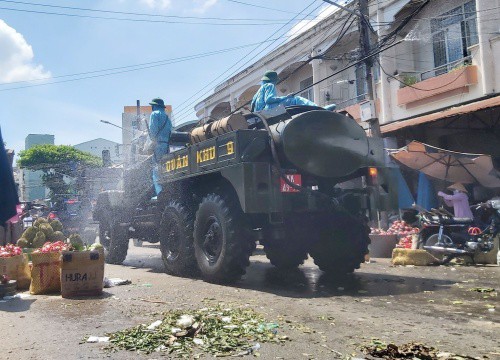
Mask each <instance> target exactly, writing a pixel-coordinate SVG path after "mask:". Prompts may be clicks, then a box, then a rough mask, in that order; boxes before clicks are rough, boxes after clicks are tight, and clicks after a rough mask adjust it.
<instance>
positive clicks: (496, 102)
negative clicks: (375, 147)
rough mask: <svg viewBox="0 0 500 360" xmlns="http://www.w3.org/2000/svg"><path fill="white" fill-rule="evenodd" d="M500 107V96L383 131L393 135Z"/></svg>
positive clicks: (395, 124)
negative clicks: (411, 128) (409, 128)
mask: <svg viewBox="0 0 500 360" xmlns="http://www.w3.org/2000/svg"><path fill="white" fill-rule="evenodd" d="M496 106H500V96H495V97H492V98H489V99H486V100H480V101H476V102H473V103H470V104H466V105H461V106H456V107H452V108H449V109H446V110H443V111H438V112H435V113H432V114H427V115H423V116H419V117H416V118H413V119H408V120H402V121H395V122H392V123H389V124H385V125H381V126H380V128H381V131H382V133H383V134H387V133H391V132H393V131H397V130H400V129H403V128H406V127H409V126H416V125H421V124H425V123H429V122H433V121H437V120H442V119H446V118H449V117H453V116H458V115H462V114H468V113H472V112H476V111H480V110H485V109H489V108H493V107H496Z"/></svg>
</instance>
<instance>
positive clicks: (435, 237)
mask: <svg viewBox="0 0 500 360" xmlns="http://www.w3.org/2000/svg"><path fill="white" fill-rule="evenodd" d="M441 237H442V240H443V241H444V242H445V243H447V244H452V243H453V240H451V237H449V236H448V235H446V234H443V235H442V236H441ZM438 242H439V234H432V235H431V236H429V237H428V238H427V239H426V240H425V244H424V245H425V246H435V245H437V243H438ZM426 251H427V252H428V253H429V254H431V255H432V256H434V257H435V258H436V259H438V260H439V263H440V264H441V265H444V264H447V263H449V262H450V261H451V260H452V259H453V258H454V257H453V256H451V257H450V256H449V255H445V254H443V253H440V252H437V251H432V250H426Z"/></svg>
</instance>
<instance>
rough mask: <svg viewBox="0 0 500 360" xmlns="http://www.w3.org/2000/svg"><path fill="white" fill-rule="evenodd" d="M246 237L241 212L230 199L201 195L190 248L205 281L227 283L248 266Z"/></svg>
mask: <svg viewBox="0 0 500 360" xmlns="http://www.w3.org/2000/svg"><path fill="white" fill-rule="evenodd" d="M250 239H251V236H250V231H249V229H248V227H247V225H246V223H245V219H244V214H243V212H242V210H241V208H240V206H239V204H238V203H237V202H236V201H235V200H234V199H230V198H229V197H224V198H223V197H221V196H220V195H216V194H209V195H207V196H206V197H204V198H203V200H202V201H201V203H200V206H199V208H198V211H197V212H196V220H195V222H194V250H195V256H196V261H197V263H198V267H199V269H200V271H201V274H202V277H203V278H204V279H205V280H207V281H209V282H216V283H230V282H234V281H237V280H238V279H240V278H241V276H243V275H244V274H245V269H246V267H247V266H248V265H250V261H249V258H250V255H251V253H252V249H253V246H252V243H251V241H250Z"/></svg>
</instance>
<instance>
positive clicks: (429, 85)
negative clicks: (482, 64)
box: [397, 59, 478, 108]
mask: <svg viewBox="0 0 500 360" xmlns="http://www.w3.org/2000/svg"><path fill="white" fill-rule="evenodd" d="M461 61H462V65H461V66H455V67H454V68H452V69H451V70H450V69H448V67H449V65H448V64H447V65H445V66H446V67H447V68H442V67H441V68H436V69H433V70H431V71H427V72H424V73H420V74H414V75H412V76H411V77H407V79H411V80H412V81H411V82H410V83H409V84H411V85H410V86H405V87H402V88H400V89H398V90H397V104H398V105H399V106H406V108H411V107H416V106H420V105H424V104H426V103H430V102H435V101H439V100H442V99H444V98H447V97H450V96H454V95H460V94H464V93H468V92H469V87H470V86H471V85H476V84H477V83H478V68H477V66H476V65H468V64H467V63H465V62H463V61H464V60H463V59H462V60H461ZM464 64H465V65H464ZM433 74H435V76H433V77H431V76H432V75H433Z"/></svg>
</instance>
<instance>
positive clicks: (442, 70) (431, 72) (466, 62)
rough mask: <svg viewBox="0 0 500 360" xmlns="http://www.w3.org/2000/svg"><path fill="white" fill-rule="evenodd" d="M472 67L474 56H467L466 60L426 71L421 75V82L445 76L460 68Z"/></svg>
mask: <svg viewBox="0 0 500 360" xmlns="http://www.w3.org/2000/svg"><path fill="white" fill-rule="evenodd" d="M467 65H472V56H470V55H469V56H466V57H464V58H461V59H458V60H455V61H452V62H449V63H448V64H444V65H441V66H438V67H436V68H434V69H432V70H428V71H424V72H422V73H420V81H422V80H427V79H430V78H432V77H435V76H439V75H443V74H446V73H449V72H450V71H452V70H455V69H457V68H460V67H462V66H467Z"/></svg>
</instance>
